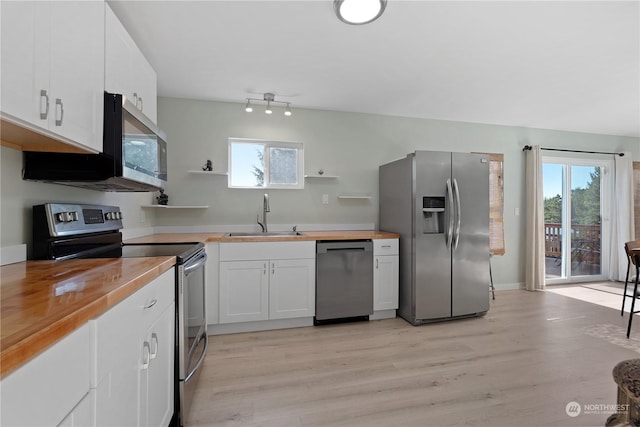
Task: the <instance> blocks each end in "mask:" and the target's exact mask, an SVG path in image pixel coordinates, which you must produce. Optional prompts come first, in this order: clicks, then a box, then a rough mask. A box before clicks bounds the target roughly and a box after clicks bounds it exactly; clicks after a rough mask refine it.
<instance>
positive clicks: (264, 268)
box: [262, 262, 267, 274]
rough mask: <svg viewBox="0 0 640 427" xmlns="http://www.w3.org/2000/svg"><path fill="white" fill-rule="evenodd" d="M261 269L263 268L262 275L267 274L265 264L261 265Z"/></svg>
mask: <svg viewBox="0 0 640 427" xmlns="http://www.w3.org/2000/svg"><path fill="white" fill-rule="evenodd" d="M262 268H263V270H262V274H267V263H266V262H265V263H264V264H263V265H262Z"/></svg>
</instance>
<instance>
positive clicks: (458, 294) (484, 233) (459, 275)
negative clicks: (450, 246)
mask: <svg viewBox="0 0 640 427" xmlns="http://www.w3.org/2000/svg"><path fill="white" fill-rule="evenodd" d="M452 159H453V161H452V171H453V174H452V177H453V179H454V182H455V183H456V184H457V191H458V193H459V195H460V202H459V204H460V206H458V215H459V217H458V219H459V224H460V228H459V233H458V235H457V236H455V237H454V241H455V240H457V241H458V245H457V248H455V249H454V250H453V262H452V275H453V281H452V303H451V305H452V315H453V316H465V315H469V314H474V313H482V312H485V311H487V310H489V161H488V159H486V157H485V156H482V155H480V154H466V153H452ZM454 187H455V185H454ZM454 192H455V190H454ZM456 199H457V198H456ZM456 222H457V220H456ZM456 228H457V227H456ZM454 247H455V244H454Z"/></svg>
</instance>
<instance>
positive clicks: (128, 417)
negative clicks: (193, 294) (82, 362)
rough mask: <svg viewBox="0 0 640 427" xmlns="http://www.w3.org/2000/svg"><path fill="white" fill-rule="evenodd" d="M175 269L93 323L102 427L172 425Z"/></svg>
mask: <svg viewBox="0 0 640 427" xmlns="http://www.w3.org/2000/svg"><path fill="white" fill-rule="evenodd" d="M174 301H175V271H174V269H171V270H169V271H167V272H165V273H163V274H162V275H161V276H160V277H158V278H156V279H155V280H153V281H152V282H150V283H149V284H148V285H146V286H145V287H143V288H142V289H140V290H138V291H137V292H135V293H134V294H133V295H131V296H130V297H128V298H127V299H125V300H124V301H122V302H121V303H119V304H118V305H116V306H115V307H113V308H112V309H110V310H109V311H107V312H106V313H104V314H103V315H102V316H100V317H98V318H97V319H95V320H93V321H91V324H92V327H93V329H94V335H95V339H94V342H95V349H94V355H95V356H94V364H95V366H94V377H93V379H92V387H94V388H95V390H94V391H95V394H94V396H95V422H96V424H95V425H96V426H125V425H126V426H137V425H140V426H163V427H164V426H167V425H168V424H169V421H170V419H171V416H172V414H173V391H174V390H173V373H174V363H173V360H174V339H175V337H174V330H175V309H174V307H175V305H174Z"/></svg>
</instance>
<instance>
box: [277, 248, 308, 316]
mask: <svg viewBox="0 0 640 427" xmlns="http://www.w3.org/2000/svg"><path fill="white" fill-rule="evenodd" d="M315 266H316V263H315V259H291V260H272V261H271V262H270V268H271V277H270V282H269V319H290V318H295V317H311V316H313V315H314V314H315V274H316V270H315Z"/></svg>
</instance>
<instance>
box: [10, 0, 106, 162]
mask: <svg viewBox="0 0 640 427" xmlns="http://www.w3.org/2000/svg"><path fill="white" fill-rule="evenodd" d="M0 7H2V11H1V16H2V99H1V104H0V109H1V111H2V118H3V119H5V120H8V121H10V122H12V123H15V124H18V125H20V126H22V127H25V128H27V129H30V130H33V131H36V132H38V133H41V134H44V135H46V136H49V137H51V138H53V139H57V140H60V141H63V142H65V143H67V144H70V145H73V146H76V147H80V148H83V149H88V150H90V151H96V152H97V151H101V150H102V122H103V103H104V101H103V95H102V94H103V91H104V4H103V3H102V2H96V1H69V2H2V3H1V6H0Z"/></svg>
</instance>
